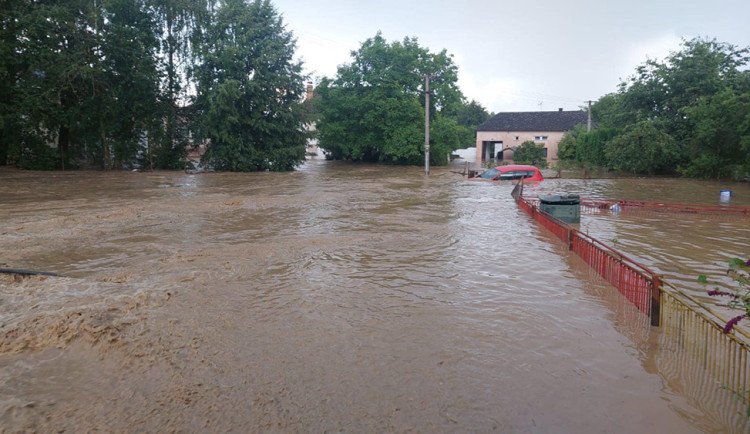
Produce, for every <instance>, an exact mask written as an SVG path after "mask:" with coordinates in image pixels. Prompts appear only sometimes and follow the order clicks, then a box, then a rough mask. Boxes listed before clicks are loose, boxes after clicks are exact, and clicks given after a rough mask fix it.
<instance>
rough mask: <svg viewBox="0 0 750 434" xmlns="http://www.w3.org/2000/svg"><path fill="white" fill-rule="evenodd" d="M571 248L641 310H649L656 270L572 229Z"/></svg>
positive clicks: (657, 278)
mask: <svg viewBox="0 0 750 434" xmlns="http://www.w3.org/2000/svg"><path fill="white" fill-rule="evenodd" d="M572 232H573V236H572V237H571V250H572V251H573V252H574V253H575V254H577V255H578V256H580V257H581V259H583V260H584V261H585V262H586V263H587V264H589V265H591V267H592V268H593V269H594V270H595V271H596V272H597V274H599V275H600V276H602V277H603V278H604V279H605V280H606V281H608V282H609V283H610V284H612V286H614V287H615V288H617V289H618V290H619V291H620V293H621V294H622V295H623V296H625V298H627V299H628V300H630V301H631V302H632V303H633V304H634V305H635V306H636V307H637V308H638V310H640V311H641V312H643V313H645V314H647V315H648V314H650V313H651V307H652V305H651V297H652V294H653V293H654V289H655V287H654V285H655V284H656V285H657V286H658V284H659V283H658V282H659V277H658V275H657V274H656V273H654V272H653V271H651V270H649V269H648V268H646V267H645V266H643V265H641V264H639V263H638V262H635V261H634V260H632V259H630V258H628V257H626V256H624V255H623V254H622V253H620V252H618V251H616V250H614V249H612V248H610V247H609V246H607V245H605V244H603V243H601V242H599V241H598V240H596V239H595V238H593V237H590V236H588V235H586V234H583V233H581V232H579V231H577V230H575V229H572Z"/></svg>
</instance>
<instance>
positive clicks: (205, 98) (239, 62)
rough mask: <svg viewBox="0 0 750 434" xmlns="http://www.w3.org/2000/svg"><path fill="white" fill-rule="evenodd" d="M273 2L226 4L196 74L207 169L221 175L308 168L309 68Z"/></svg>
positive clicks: (240, 0) (209, 32)
mask: <svg viewBox="0 0 750 434" xmlns="http://www.w3.org/2000/svg"><path fill="white" fill-rule="evenodd" d="M293 57H294V40H293V38H292V35H291V33H289V32H287V31H286V30H285V29H284V26H283V24H282V21H281V17H280V16H279V15H278V14H277V12H276V10H275V9H274V8H273V6H271V3H270V2H269V1H268V0H256V1H254V2H253V3H250V4H248V3H246V2H244V1H243V0H226V1H224V2H222V4H221V6H220V7H219V8H218V10H217V11H216V13H215V14H214V16H213V20H212V22H211V24H210V25H209V26H208V27H207V29H206V35H205V40H204V43H203V45H202V47H201V51H200V60H201V64H200V66H199V67H198V69H197V78H198V97H197V99H196V106H197V108H198V110H199V111H200V120H199V123H200V136H201V137H203V138H206V139H208V141H209V145H208V151H207V152H206V154H205V155H204V161H205V162H206V163H207V164H209V165H212V166H214V167H216V168H217V169H221V170H231V171H254V170H291V169H293V168H294V166H295V165H297V164H299V163H301V162H302V161H304V158H305V143H306V138H307V135H306V133H305V129H304V124H305V117H304V116H303V109H302V107H301V104H300V100H301V97H302V95H303V93H304V78H305V77H303V76H302V75H301V70H302V66H301V64H300V63H299V62H295V61H293Z"/></svg>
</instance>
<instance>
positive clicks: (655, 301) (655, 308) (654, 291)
mask: <svg viewBox="0 0 750 434" xmlns="http://www.w3.org/2000/svg"><path fill="white" fill-rule="evenodd" d="M651 284H652V285H653V286H652V288H651V325H652V326H654V327H659V314H660V309H661V276H658V275H656V274H654V275H652V276H651Z"/></svg>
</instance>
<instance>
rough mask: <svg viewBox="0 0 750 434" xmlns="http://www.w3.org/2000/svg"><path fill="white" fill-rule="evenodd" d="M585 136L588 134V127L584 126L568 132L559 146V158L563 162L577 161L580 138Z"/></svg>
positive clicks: (577, 126)
mask: <svg viewBox="0 0 750 434" xmlns="http://www.w3.org/2000/svg"><path fill="white" fill-rule="evenodd" d="M583 134H586V127H585V126H583V125H576V126H575V127H573V129H572V130H569V131H566V132H565V134H564V135H563V137H562V139H560V143H558V145H557V157H558V158H559V159H561V160H568V161H572V160H576V155H577V149H578V138H579V137H581V135H583Z"/></svg>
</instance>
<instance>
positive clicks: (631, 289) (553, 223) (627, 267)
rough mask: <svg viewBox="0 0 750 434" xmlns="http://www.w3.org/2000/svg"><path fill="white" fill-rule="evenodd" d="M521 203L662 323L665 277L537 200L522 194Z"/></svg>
mask: <svg viewBox="0 0 750 434" xmlns="http://www.w3.org/2000/svg"><path fill="white" fill-rule="evenodd" d="M518 206H519V207H520V208H521V209H522V210H524V211H525V212H526V213H528V214H529V215H530V216H531V217H532V218H533V219H534V220H536V221H538V222H539V223H540V224H541V225H542V226H544V227H545V228H547V230H549V231H550V232H552V233H553V234H554V235H555V236H556V237H557V238H559V239H560V240H562V241H563V242H565V243H566V244H568V248H569V249H570V250H572V251H573V252H574V253H575V254H576V255H578V256H579V257H580V258H581V259H583V260H584V261H585V262H586V263H587V264H589V265H590V266H591V267H592V268H593V269H594V270H595V271H596V272H597V273H598V274H599V275H600V276H602V277H603V278H604V279H605V280H607V281H608V282H609V283H610V284H612V286H614V287H615V288H617V289H618V290H619V291H620V293H621V294H622V295H623V296H624V297H625V298H627V299H628V300H630V301H631V302H632V303H633V304H634V305H635V306H636V307H637V308H638V309H639V310H640V311H641V312H643V313H645V314H646V315H650V316H651V324H653V325H658V324H659V287H660V281H661V280H660V277H659V276H658V275H657V274H656V273H654V272H653V271H651V270H650V269H648V268H647V267H646V266H644V265H642V264H639V263H638V262H636V261H634V260H632V259H630V258H628V257H627V256H625V255H623V254H622V253H620V252H618V251H616V250H614V249H612V248H611V247H609V246H607V245H606V244H604V243H601V242H599V241H598V240H596V239H595V238H593V237H590V236H588V235H586V234H584V233H581V232H580V231H578V230H576V229H575V228H573V227H572V226H570V225H568V224H567V223H565V222H563V221H561V220H558V219H556V218H555V217H553V216H551V215H550V214H548V213H546V212H544V211H542V210H540V209H539V207H538V206H537V205H536V200H534V199H530V198H526V197H520V198H519V200H518Z"/></svg>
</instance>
